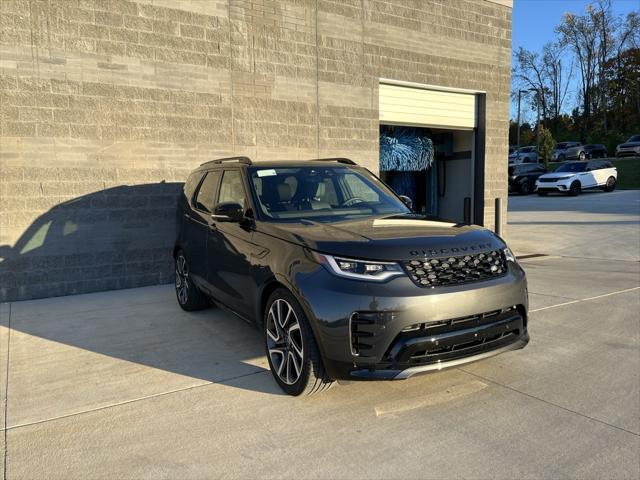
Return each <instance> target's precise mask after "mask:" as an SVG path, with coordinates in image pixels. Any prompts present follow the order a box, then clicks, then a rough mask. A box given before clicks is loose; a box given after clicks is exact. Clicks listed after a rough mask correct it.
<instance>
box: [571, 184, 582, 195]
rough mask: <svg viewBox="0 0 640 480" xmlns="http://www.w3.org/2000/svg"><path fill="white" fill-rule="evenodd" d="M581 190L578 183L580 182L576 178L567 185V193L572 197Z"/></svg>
mask: <svg viewBox="0 0 640 480" xmlns="http://www.w3.org/2000/svg"><path fill="white" fill-rule="evenodd" d="M581 191H582V186H581V185H580V182H579V181H577V180H576V181H575V182H573V183H572V184H571V186H570V187H569V195H571V196H572V197H575V196H576V195H580V192H581Z"/></svg>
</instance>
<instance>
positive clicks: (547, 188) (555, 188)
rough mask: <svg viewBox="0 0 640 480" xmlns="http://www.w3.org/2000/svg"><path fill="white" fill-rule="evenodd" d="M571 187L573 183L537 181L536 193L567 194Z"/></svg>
mask: <svg viewBox="0 0 640 480" xmlns="http://www.w3.org/2000/svg"><path fill="white" fill-rule="evenodd" d="M570 187H571V181H564V180H562V181H558V182H540V181H536V188H535V191H536V192H547V193H553V192H563V193H566V192H568V191H569V189H570Z"/></svg>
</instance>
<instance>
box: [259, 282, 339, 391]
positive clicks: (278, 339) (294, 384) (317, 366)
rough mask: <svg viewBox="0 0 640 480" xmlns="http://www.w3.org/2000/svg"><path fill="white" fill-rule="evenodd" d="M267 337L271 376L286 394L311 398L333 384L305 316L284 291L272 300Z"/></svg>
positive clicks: (265, 321)
mask: <svg viewBox="0 0 640 480" xmlns="http://www.w3.org/2000/svg"><path fill="white" fill-rule="evenodd" d="M264 338H265V344H266V352H267V359H268V360H269V367H270V368H271V373H272V374H273V377H274V378H275V380H276V382H277V383H278V385H279V386H280V388H282V390H284V391H285V392H286V393H288V394H289V395H294V396H297V395H301V394H305V395H312V394H314V393H318V392H322V391H324V390H328V389H329V388H330V387H331V386H332V385H333V380H332V379H331V378H329V377H328V376H327V374H326V372H325V369H324V365H323V364H322V358H321V357H320V352H319V350H318V346H317V345H316V341H315V338H314V336H313V331H312V330H311V327H310V326H309V321H308V320H307V317H306V315H305V314H304V312H303V311H302V308H301V307H300V305H299V304H298V302H297V301H296V299H295V298H294V297H293V295H292V294H291V293H290V292H289V291H288V290H285V289H284V288H279V289H277V290H276V291H275V292H273V293H272V294H271V296H270V297H269V301H268V302H267V308H266V310H265V314H264Z"/></svg>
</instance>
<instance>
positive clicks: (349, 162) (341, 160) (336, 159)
mask: <svg viewBox="0 0 640 480" xmlns="http://www.w3.org/2000/svg"><path fill="white" fill-rule="evenodd" d="M310 161H311V162H338V163H344V164H345V165H358V164H357V163H356V162H354V161H353V160H351V159H349V158H343V157H331V158H314V159H312V160H310Z"/></svg>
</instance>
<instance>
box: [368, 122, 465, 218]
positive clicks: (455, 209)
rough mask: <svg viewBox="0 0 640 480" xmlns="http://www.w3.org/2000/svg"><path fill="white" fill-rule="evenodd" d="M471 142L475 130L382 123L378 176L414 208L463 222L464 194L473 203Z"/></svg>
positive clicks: (421, 211) (417, 210)
mask: <svg viewBox="0 0 640 480" xmlns="http://www.w3.org/2000/svg"><path fill="white" fill-rule="evenodd" d="M473 145H474V133H473V132H472V131H462V130H445V129H437V128H421V127H406V126H398V125H381V126H380V178H382V180H383V181H384V182H385V183H386V184H387V185H389V186H390V187H391V188H392V189H393V190H394V191H395V192H396V193H398V194H400V195H406V196H408V197H410V198H411V199H412V200H413V206H414V210H415V211H416V212H420V213H425V214H428V215H434V216H437V217H441V218H444V219H447V220H452V221H455V222H463V221H464V220H465V218H464V216H465V213H464V203H465V198H468V199H469V200H468V202H469V205H472V202H473V185H474V162H473ZM469 220H471V218H469Z"/></svg>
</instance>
